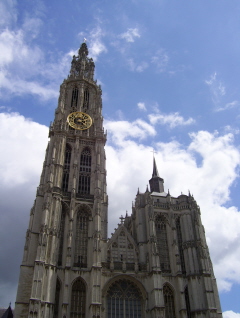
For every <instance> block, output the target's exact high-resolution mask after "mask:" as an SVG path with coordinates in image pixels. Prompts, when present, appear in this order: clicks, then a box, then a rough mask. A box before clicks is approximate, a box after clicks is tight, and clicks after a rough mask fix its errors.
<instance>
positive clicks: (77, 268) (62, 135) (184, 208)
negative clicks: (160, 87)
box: [15, 43, 222, 318]
mask: <svg viewBox="0 0 240 318" xmlns="http://www.w3.org/2000/svg"><path fill="white" fill-rule="evenodd" d="M94 67H95V66H94V62H93V60H92V59H90V58H88V49H87V46H86V44H85V43H83V44H82V46H81V48H80V49H79V52H78V56H77V57H76V56H74V57H73V60H72V65H71V70H70V74H69V76H68V78H67V79H65V80H64V81H63V83H62V85H61V87H60V96H59V101H58V107H57V109H56V112H55V119H54V122H53V123H52V124H51V125H50V130H49V137H50V141H49V144H48V146H47V150H46V157H45V161H44V164H43V171H42V175H41V180H40V185H39V187H38V189H37V195H36V200H35V202H34V205H33V208H32V209H31V212H30V222H29V227H28V230H27V234H26V243H25V246H24V255H23V261H22V265H21V271H20V278H19V286H18V293H17V300H16V307H15V317H17V318H26V317H29V318H33V317H34V318H40V317H41V318H43V317H44V318H60V317H61V318H90V317H92V318H100V317H101V318H127V317H128V318H130V317H132V318H150V317H151V318H163V317H166V318H178V317H181V318H190V317H191V318H194V317H198V318H203V317H204V318H208V317H209V318H210V317H211V318H217V317H218V318H220V317H221V316H222V314H221V308H220V303H219V297H218V291H217V286H216V280H215V278H214V274H213V269H212V264H211V259H210V256H209V251H208V247H207V244H206V239H205V233H204V228H203V225H202V223H201V216H200V209H199V206H198V205H197V203H196V201H195V200H194V198H193V196H192V195H190V194H189V195H180V196H179V197H177V198H175V197H172V196H171V195H170V194H169V193H165V192H164V180H163V179H162V178H160V177H159V174H158V171H157V166H156V162H155V160H154V162H153V174H152V178H151V179H150V181H149V183H150V190H148V188H147V189H146V192H145V193H139V192H138V193H137V195H136V199H135V203H134V205H133V208H132V214H131V215H130V216H128V215H127V214H126V216H125V217H121V218H120V219H121V221H120V223H119V224H118V227H117V228H116V229H115V232H114V233H113V234H112V236H111V238H110V239H108V238H107V223H108V219H107V218H108V213H107V207H108V197H107V192H106V166H105V161H106V157H105V150H104V145H105V142H106V133H105V132H104V129H103V118H102V100H101V94H102V91H101V87H100V86H99V85H97V82H96V81H95V80H94ZM73 112H84V113H86V114H88V115H90V116H91V118H92V122H93V123H92V125H91V127H90V128H88V129H84V130H78V129H73V128H72V127H70V126H69V124H68V122H67V116H68V115H69V114H70V113H73Z"/></svg>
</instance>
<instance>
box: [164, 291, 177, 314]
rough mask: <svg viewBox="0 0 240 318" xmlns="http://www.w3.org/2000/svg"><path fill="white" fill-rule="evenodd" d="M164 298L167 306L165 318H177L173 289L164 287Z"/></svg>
mask: <svg viewBox="0 0 240 318" xmlns="http://www.w3.org/2000/svg"><path fill="white" fill-rule="evenodd" d="M163 297H164V306H165V318H176V315H175V308H174V295H173V291H172V289H171V288H170V287H169V286H168V285H165V286H163Z"/></svg>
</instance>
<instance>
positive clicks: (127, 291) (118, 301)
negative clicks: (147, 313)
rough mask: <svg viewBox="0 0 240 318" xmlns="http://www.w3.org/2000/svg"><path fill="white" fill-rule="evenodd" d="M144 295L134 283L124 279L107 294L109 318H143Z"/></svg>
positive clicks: (116, 283) (115, 284)
mask: <svg viewBox="0 0 240 318" xmlns="http://www.w3.org/2000/svg"><path fill="white" fill-rule="evenodd" d="M142 302H143V301H142V295H141V292H140V291H139V289H138V288H137V287H136V286H135V284H133V283H132V282H130V281H128V280H126V279H122V280H119V281H117V282H115V283H113V284H112V285H111V287H110V288H109V290H108V292H107V318H128V317H134V318H142Z"/></svg>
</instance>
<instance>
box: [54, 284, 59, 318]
mask: <svg viewBox="0 0 240 318" xmlns="http://www.w3.org/2000/svg"><path fill="white" fill-rule="evenodd" d="M60 290H61V284H60V281H59V279H58V278H57V283H56V291H55V303H54V314H53V318H58V310H59V299H60Z"/></svg>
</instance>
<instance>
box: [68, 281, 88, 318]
mask: <svg viewBox="0 0 240 318" xmlns="http://www.w3.org/2000/svg"><path fill="white" fill-rule="evenodd" d="M85 312H86V287H85V284H84V283H83V281H82V280H81V279H78V280H77V281H75V283H74V284H73V286H72V297H71V313H70V318H85V317H86V315H85Z"/></svg>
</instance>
